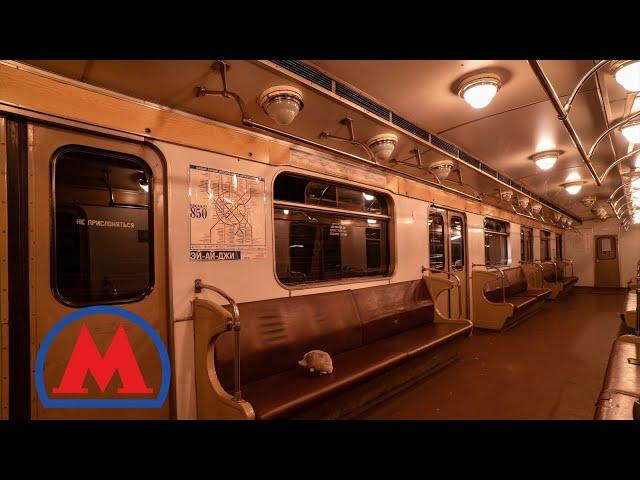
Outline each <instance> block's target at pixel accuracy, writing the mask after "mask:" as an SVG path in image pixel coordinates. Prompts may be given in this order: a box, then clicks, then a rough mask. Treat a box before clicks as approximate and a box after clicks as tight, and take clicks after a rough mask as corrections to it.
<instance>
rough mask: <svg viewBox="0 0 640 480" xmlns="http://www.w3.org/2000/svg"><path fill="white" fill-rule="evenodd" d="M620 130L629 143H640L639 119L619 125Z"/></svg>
mask: <svg viewBox="0 0 640 480" xmlns="http://www.w3.org/2000/svg"><path fill="white" fill-rule="evenodd" d="M620 132H621V133H622V135H623V136H624V138H626V139H627V141H628V142H629V143H634V144H635V143H640V121H635V122H629V123H626V124H624V125H623V126H622V127H620Z"/></svg>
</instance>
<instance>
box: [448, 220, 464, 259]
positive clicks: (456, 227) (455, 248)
mask: <svg viewBox="0 0 640 480" xmlns="http://www.w3.org/2000/svg"><path fill="white" fill-rule="evenodd" d="M449 242H450V243H451V265H452V267H453V269H454V270H461V269H462V268H463V267H464V237H463V223H462V218H460V217H451V228H450V232H449Z"/></svg>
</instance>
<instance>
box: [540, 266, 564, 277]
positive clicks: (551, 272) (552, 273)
mask: <svg viewBox="0 0 640 480" xmlns="http://www.w3.org/2000/svg"><path fill="white" fill-rule="evenodd" d="M542 270H543V272H544V280H545V282H555V281H556V274H557V279H558V281H560V280H561V277H560V272H558V271H557V269H556V266H555V265H554V264H552V263H543V264H542Z"/></svg>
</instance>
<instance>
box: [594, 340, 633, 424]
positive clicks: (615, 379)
mask: <svg viewBox="0 0 640 480" xmlns="http://www.w3.org/2000/svg"><path fill="white" fill-rule="evenodd" d="M629 359H636V360H638V361H640V338H638V337H635V336H633V335H623V336H621V337H620V338H618V339H617V340H616V341H615V342H614V344H613V347H612V349H611V355H610V356H609V365H608V366H607V372H606V374H605V377H604V382H603V385H602V391H601V393H600V397H599V398H598V402H597V404H596V413H595V415H594V418H595V419H596V420H632V419H633V405H634V403H635V401H636V400H638V399H639V398H640V365H635V364H634V363H632V362H630V361H629Z"/></svg>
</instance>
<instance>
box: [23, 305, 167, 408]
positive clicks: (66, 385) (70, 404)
mask: <svg viewBox="0 0 640 480" xmlns="http://www.w3.org/2000/svg"><path fill="white" fill-rule="evenodd" d="M97 314H108V315H111V316H117V317H120V318H121V319H124V320H126V321H127V322H131V323H133V324H135V325H136V326H137V327H139V328H140V329H142V331H143V332H144V334H145V335H146V337H148V339H149V341H150V342H151V343H152V344H153V346H154V347H155V350H157V355H158V359H159V364H160V367H161V370H162V375H161V381H160V385H159V387H156V388H154V387H153V386H150V385H149V384H148V383H147V380H145V378H144V375H143V372H142V370H141V369H140V364H139V362H138V359H137V358H136V353H135V350H134V349H133V348H132V345H131V342H130V339H129V337H128V336H127V333H126V331H125V328H124V327H123V324H122V323H120V324H119V325H118V326H117V328H116V331H115V334H114V335H113V337H112V338H111V340H110V343H109V344H108V346H107V348H106V350H105V351H104V354H102V353H101V352H100V350H99V349H98V346H97V345H96V342H95V340H94V338H93V337H92V335H91V333H90V331H89V328H88V327H87V324H86V319H87V318H88V317H91V316H93V315H97ZM83 319H85V323H83V324H82V325H81V327H80V333H79V335H78V336H77V339H76V340H75V342H74V343H73V347H72V349H71V352H70V355H69V357H68V361H67V363H66V366H65V368H64V372H63V373H62V375H61V377H60V379H59V380H57V381H55V382H54V385H53V388H51V386H49V387H48V390H47V387H45V378H44V367H45V360H46V359H47V354H48V353H49V351H50V349H51V347H52V344H53V343H54V342H55V341H56V339H57V338H58V337H59V335H60V334H61V333H62V332H63V331H64V330H65V329H66V328H67V327H69V325H71V324H72V323H74V322H76V321H80V320H83ZM138 343H139V342H138ZM116 374H117V375H116ZM89 375H90V376H91V377H92V378H93V380H94V381H95V384H96V385H97V388H98V392H97V393H98V394H102V393H105V391H106V390H107V387H108V386H109V385H110V384H113V382H116V379H114V377H115V376H118V377H119V379H120V383H119V385H120V386H118V387H117V388H116V389H115V398H111V397H110V398H88V397H89V389H88V388H87V387H86V386H85V383H86V381H87V377H89ZM170 379H171V364H170V361H169V355H168V353H167V349H166V347H165V345H164V342H163V341H162V339H161V338H160V336H159V335H158V333H157V332H156V331H155V330H154V328H153V327H152V326H151V325H150V324H149V323H147V322H146V321H145V320H144V319H143V318H142V317H140V316H139V315H137V314H135V313H133V312H131V311H128V310H125V309H123V308H119V307H114V306H95V307H88V308H83V309H80V310H77V311H75V312H73V313H71V314H69V315H67V316H66V317H64V318H63V319H62V320H60V321H59V322H58V323H57V324H56V325H55V326H54V327H53V328H52V329H51V330H50V331H49V333H48V334H47V336H46V337H45V339H44V341H43V342H42V345H41V346H40V349H39V350H38V355H37V357H36V371H35V383H36V390H37V391H38V395H39V396H40V400H41V402H42V404H43V406H44V407H45V408H160V407H162V405H163V403H164V401H165V399H166V397H167V394H168V393H169V383H170ZM112 390H113V389H112ZM94 393H95V392H94ZM152 395H154V396H152ZM141 396H144V397H143V398H140V397H141Z"/></svg>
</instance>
